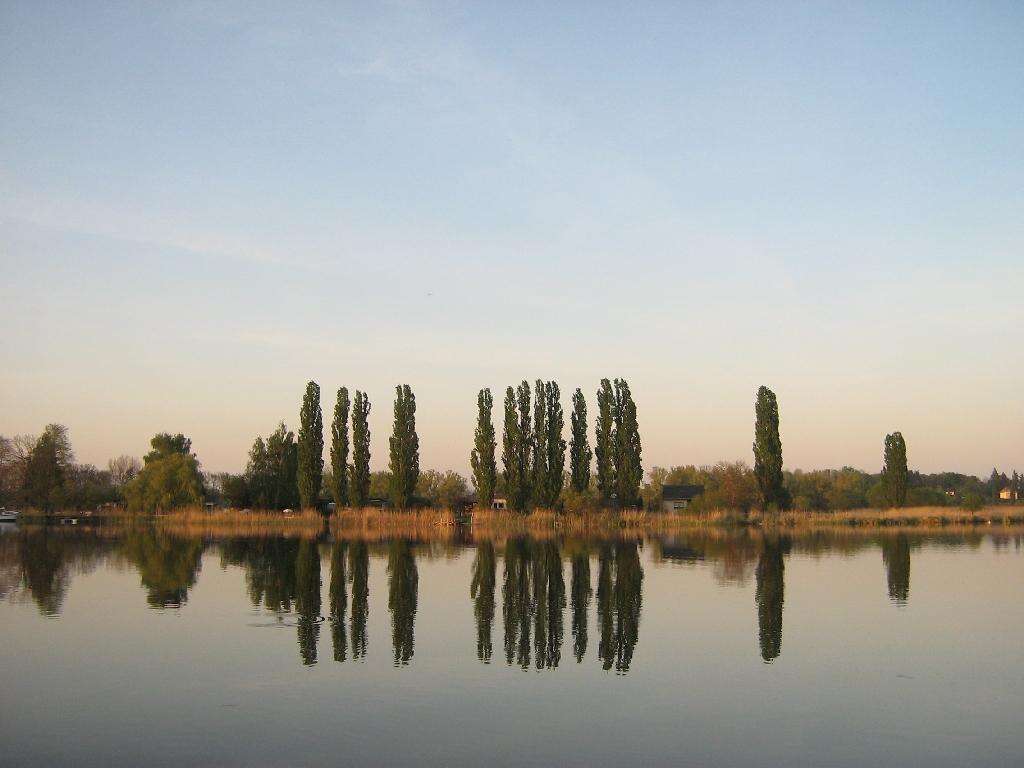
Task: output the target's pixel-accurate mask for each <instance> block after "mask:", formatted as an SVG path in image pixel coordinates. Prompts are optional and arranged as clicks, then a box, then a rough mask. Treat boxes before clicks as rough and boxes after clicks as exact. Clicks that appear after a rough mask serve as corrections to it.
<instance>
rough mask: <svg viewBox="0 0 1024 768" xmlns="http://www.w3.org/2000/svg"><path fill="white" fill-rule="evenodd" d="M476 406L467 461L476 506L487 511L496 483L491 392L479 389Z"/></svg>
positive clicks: (496, 468)
mask: <svg viewBox="0 0 1024 768" xmlns="http://www.w3.org/2000/svg"><path fill="white" fill-rule="evenodd" d="M476 404H477V416H476V432H475V434H474V446H473V452H472V454H471V455H470V457H469V460H470V464H471V465H472V467H473V487H474V488H476V496H477V505H478V506H479V507H480V508H481V509H489V508H490V507H491V504H492V502H493V501H494V487H495V485H496V484H497V481H498V467H497V465H496V464H495V461H494V450H495V448H496V447H497V442H496V441H495V439H494V422H493V421H492V419H491V412H492V410H493V408H494V398H493V397H491V390H489V389H481V390H480V393H479V394H478V395H477V398H476Z"/></svg>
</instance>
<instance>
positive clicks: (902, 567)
mask: <svg viewBox="0 0 1024 768" xmlns="http://www.w3.org/2000/svg"><path fill="white" fill-rule="evenodd" d="M882 562H883V563H884V564H885V576H886V581H887V582H888V586H889V599H890V600H892V601H893V602H894V603H896V604H897V605H906V604H907V599H908V598H909V597H910V540H909V539H908V538H907V534H905V533H897V534H896V535H895V536H894V537H892V538H885V539H883V540H882Z"/></svg>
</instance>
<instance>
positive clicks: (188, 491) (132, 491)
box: [125, 452, 203, 512]
mask: <svg viewBox="0 0 1024 768" xmlns="http://www.w3.org/2000/svg"><path fill="white" fill-rule="evenodd" d="M125 500H126V501H127V503H128V508H129V509H132V510H136V511H144V512H167V511H168V510H172V509H176V508H178V507H185V506H190V505H194V504H201V503H202V501H203V478H202V475H200V473H199V462H198V461H196V457H195V456H192V455H191V454H185V453H177V452H174V453H171V454H169V455H166V456H163V457H162V458H156V457H150V458H148V459H147V461H146V465H145V466H144V467H143V468H142V471H141V472H139V474H138V475H136V476H135V479H133V480H132V481H131V482H130V483H128V485H127V486H125Z"/></svg>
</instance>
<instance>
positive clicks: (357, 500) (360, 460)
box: [349, 390, 370, 507]
mask: <svg viewBox="0 0 1024 768" xmlns="http://www.w3.org/2000/svg"><path fill="white" fill-rule="evenodd" d="M349 481H350V482H349V500H350V502H351V503H352V506H353V507H363V506H366V502H367V501H368V500H369V498H370V398H368V397H367V396H366V395H365V394H364V393H363V392H360V391H359V390H356V396H355V400H354V401H353V403H352V466H351V468H350V471H349Z"/></svg>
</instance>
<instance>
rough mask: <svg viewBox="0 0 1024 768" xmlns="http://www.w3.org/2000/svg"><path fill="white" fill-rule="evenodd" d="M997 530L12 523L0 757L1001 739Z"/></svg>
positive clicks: (491, 755) (1005, 740)
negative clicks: (433, 535) (219, 530)
mask: <svg viewBox="0 0 1024 768" xmlns="http://www.w3.org/2000/svg"><path fill="white" fill-rule="evenodd" d="M1022 541H1024V536H1022V535H1021V533H1020V532H1019V531H1018V532H1014V531H1012V530H1011V531H1008V532H995V531H986V530H979V531H978V532H975V531H970V530H967V531H966V532H943V531H929V532H919V531H905V532H900V531H874V532H872V531H867V530H855V529H851V530H849V531H843V530H830V531H818V532H805V533H801V534H792V535H788V536H786V535H768V534H764V533H762V532H760V531H757V530H727V529H710V530H697V531H695V532H693V533H692V534H691V533H685V534H681V535H678V536H672V537H630V536H624V537H622V538H615V539H591V540H588V539H585V538H573V537H549V538H508V539H501V538H499V539H494V540H491V541H475V540H473V536H472V534H471V532H470V531H463V530H459V531H454V532H451V533H449V534H448V535H446V536H445V537H444V539H443V540H439V541H434V542H429V541H410V540H398V539H396V540H390V541H389V540H379V541H358V540H345V541H335V540H332V539H331V538H330V537H329V536H326V535H325V536H324V537H321V538H320V539H305V540H300V539H297V538H284V537H273V536H268V537H261V538H216V537H206V538H198V537H195V538H189V537H175V536H170V535H167V534H163V533H161V532H159V531H157V530H155V529H153V528H150V527H146V526H142V527H136V528H132V529H123V528H116V527H97V528H92V529H84V528H81V527H78V528H73V527H68V526H56V527H50V528H43V527H36V528H28V527H25V526H22V527H20V528H18V527H14V526H10V525H7V526H3V527H2V528H0V646H2V650H3V656H2V661H0V742H2V745H3V747H2V749H3V753H2V758H0V762H2V763H3V765H5V766H53V765H75V766H109V765H155V766H162V765H167V766H171V765H174V766H180V765H191V764H194V765H215V766H254V765H255V766H291V765H324V764H356V765H380V766H405V765H452V766H470V765H480V764H490V765H538V766H540V765H556V764H557V765H578V766H601V765H609V766H613V765H614V766H623V765H633V764H642V765H666V766H668V765H672V766H678V765H693V766H707V765H725V766H765V765H786V766H794V765H806V766H860V765H921V766H965V765H971V766H1008V765H1021V764H1024V747H1022V736H1021V734H1022V726H1024V600H1022V599H1021V597H1022V587H1024V552H1022V548H1021V544H1022Z"/></svg>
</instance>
